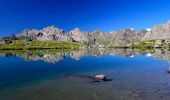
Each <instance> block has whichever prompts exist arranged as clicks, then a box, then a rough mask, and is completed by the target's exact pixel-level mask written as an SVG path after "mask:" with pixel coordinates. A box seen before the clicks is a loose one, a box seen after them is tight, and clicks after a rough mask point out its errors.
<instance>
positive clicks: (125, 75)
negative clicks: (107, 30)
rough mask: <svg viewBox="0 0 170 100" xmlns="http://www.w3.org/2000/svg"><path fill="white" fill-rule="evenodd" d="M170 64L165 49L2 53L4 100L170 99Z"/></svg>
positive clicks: (1, 96) (1, 99) (0, 86)
mask: <svg viewBox="0 0 170 100" xmlns="http://www.w3.org/2000/svg"><path fill="white" fill-rule="evenodd" d="M169 61H170V52H169V51H162V50H148V51H142V52H141V51H139V50H124V49H112V50H105V49H94V50H80V51H67V52H66V51H65V52H61V51H0V100H169V99H170V75H169V74H168V73H167V69H168V67H169V66H170V64H169V63H168V62H169ZM97 74H105V75H106V76H107V79H108V81H106V82H96V81H95V80H94V79H93V78H92V77H94V76H95V75H97Z"/></svg>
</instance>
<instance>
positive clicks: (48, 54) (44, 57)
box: [0, 48, 170, 63]
mask: <svg viewBox="0 0 170 100" xmlns="http://www.w3.org/2000/svg"><path fill="white" fill-rule="evenodd" d="M106 54H108V55H119V56H124V57H134V56H135V55H137V54H141V55H146V56H147V57H149V56H153V57H155V58H157V59H162V60H166V61H168V62H170V51H168V50H161V49H149V50H142V51H141V50H138V49H102V48H98V49H89V50H75V51H62V52H61V51H56V50H43V51H41V50H36V51H20V50H18V51H15V50H12V51H0V56H4V57H9V56H17V57H21V58H23V59H24V60H25V61H39V60H41V61H44V62H47V63H57V62H59V61H61V60H63V59H64V58H65V57H71V58H72V59H75V60H80V58H81V57H83V56H96V57H101V56H102V55H106Z"/></svg>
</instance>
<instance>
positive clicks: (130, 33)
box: [110, 29, 146, 46]
mask: <svg viewBox="0 0 170 100" xmlns="http://www.w3.org/2000/svg"><path fill="white" fill-rule="evenodd" d="M145 33H146V32H145V31H144V30H141V31H135V30H131V29H125V30H121V31H118V32H113V33H111V34H112V36H111V37H110V38H111V40H112V41H111V42H112V44H113V45H114V46H126V45H128V44H129V43H131V42H133V41H138V40H141V39H142V37H143V36H144V35H145Z"/></svg>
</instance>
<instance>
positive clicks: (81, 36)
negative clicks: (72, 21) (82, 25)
mask: <svg viewBox="0 0 170 100" xmlns="http://www.w3.org/2000/svg"><path fill="white" fill-rule="evenodd" d="M69 36H70V37H71V39H72V41H74V42H82V43H83V42H86V41H88V39H87V36H86V35H85V33H83V32H81V31H80V29H78V28H75V29H73V30H72V31H71V32H70V33H69Z"/></svg>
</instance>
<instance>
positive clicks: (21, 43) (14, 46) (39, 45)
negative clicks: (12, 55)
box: [0, 40, 81, 50]
mask: <svg viewBox="0 0 170 100" xmlns="http://www.w3.org/2000/svg"><path fill="white" fill-rule="evenodd" d="M80 47H81V44H79V43H73V42H61V41H36V40H34V41H26V40H16V41H13V42H12V43H8V44H3V45H0V50H35V49H40V50H41V49H79V48H80Z"/></svg>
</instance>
